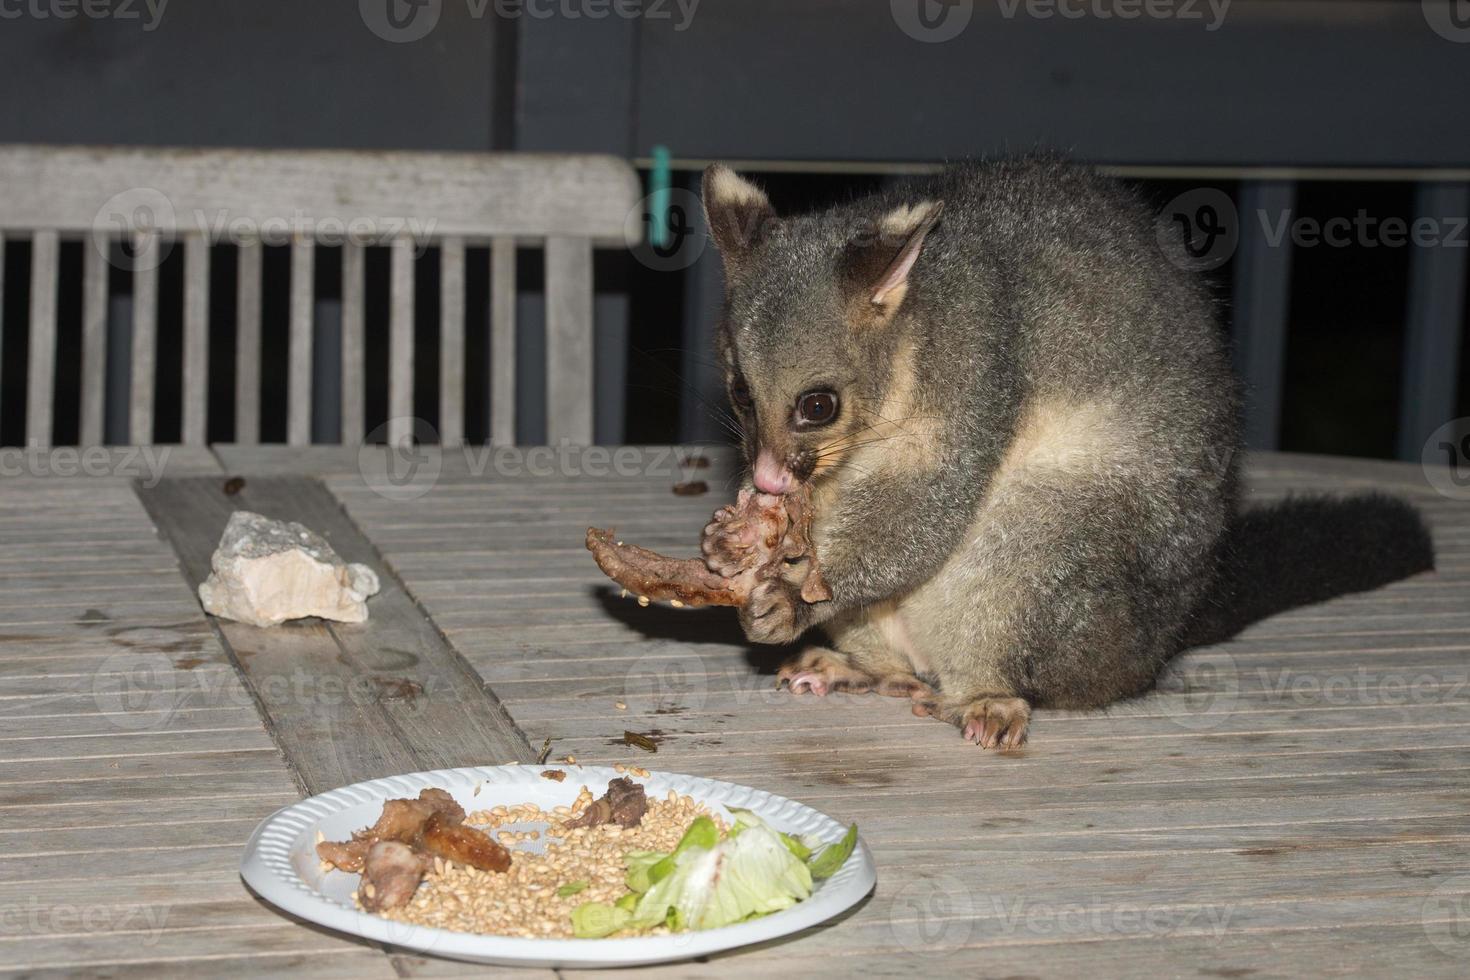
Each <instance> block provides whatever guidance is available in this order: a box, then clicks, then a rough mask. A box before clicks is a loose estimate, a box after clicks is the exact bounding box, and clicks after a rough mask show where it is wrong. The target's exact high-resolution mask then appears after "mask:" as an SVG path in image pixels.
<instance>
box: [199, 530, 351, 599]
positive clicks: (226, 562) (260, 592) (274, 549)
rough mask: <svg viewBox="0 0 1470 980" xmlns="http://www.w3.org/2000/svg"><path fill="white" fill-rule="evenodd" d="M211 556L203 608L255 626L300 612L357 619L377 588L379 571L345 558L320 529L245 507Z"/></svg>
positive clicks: (201, 593)
mask: <svg viewBox="0 0 1470 980" xmlns="http://www.w3.org/2000/svg"><path fill="white" fill-rule="evenodd" d="M209 564H210V568H211V569H212V571H211V572H210V575H209V578H207V579H206V580H205V581H204V582H203V583H201V584H200V586H199V601H200V602H202V603H203V604H204V611H205V612H208V613H212V614H214V615H216V616H221V617H223V618H225V619H233V620H237V621H239V622H241V623H250V624H251V625H254V626H275V625H277V624H279V623H284V622H285V621H286V620H288V619H301V618H302V617H305V616H320V617H321V618H322V619H335V620H337V621H338V622H342V623H361V622H364V621H366V620H367V618H368V609H367V599H368V596H371V595H376V594H377V592H378V588H379V583H378V575H377V573H376V572H374V571H373V570H372V569H371V568H368V567H367V566H366V565H359V564H355V563H354V564H351V565H349V564H347V563H346V562H344V561H343V560H342V559H341V558H339V557H338V556H337V553H336V552H335V551H333V550H332V546H331V545H329V544H327V542H326V541H325V540H324V539H323V538H322V537H321V536H320V535H318V534H314V533H313V532H311V531H309V530H307V529H306V528H305V527H303V526H302V525H300V524H297V523H294V522H291V521H275V520H271V519H270V518H269V517H263V516H261V515H260V514H255V513H252V512H251V511H248V510H237V511H235V513H233V514H231V515H230V523H229V524H227V525H225V533H224V534H222V535H221V536H220V539H219V547H217V548H215V550H214V556H213V557H212V558H211V559H210V560H209Z"/></svg>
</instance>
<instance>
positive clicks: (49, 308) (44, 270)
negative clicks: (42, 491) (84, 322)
mask: <svg viewBox="0 0 1470 980" xmlns="http://www.w3.org/2000/svg"><path fill="white" fill-rule="evenodd" d="M60 249H61V243H60V241H59V239H58V238H57V235H56V232H54V231H38V232H36V234H35V237H34V238H32V239H31V331H30V345H29V347H30V350H29V358H28V360H29V365H28V369H27V372H26V375H27V377H26V444H27V445H30V446H49V445H50V444H51V403H52V399H53V398H54V396H55V394H56V292H57V287H58V285H59V281H58V275H59V263H58V258H59V255H60Z"/></svg>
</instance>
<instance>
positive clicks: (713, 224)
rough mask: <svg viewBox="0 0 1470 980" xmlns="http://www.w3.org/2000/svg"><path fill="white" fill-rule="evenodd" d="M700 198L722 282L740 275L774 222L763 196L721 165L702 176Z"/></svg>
mask: <svg viewBox="0 0 1470 980" xmlns="http://www.w3.org/2000/svg"><path fill="white" fill-rule="evenodd" d="M701 197H702V198H703V199H704V218H705V221H706V222H707V223H708V225H709V233H710V237H711V238H713V239H714V240H715V245H717V246H718V247H719V249H720V255H721V257H722V258H723V259H724V260H725V278H726V280H727V281H728V280H730V279H732V278H734V277H735V276H736V275H737V274H738V273H739V271H740V267H741V265H742V264H743V263H744V262H745V260H746V259H747V258H749V256H750V253H751V252H753V251H754V250H755V248H756V246H757V245H759V244H760V243H761V239H762V238H763V237H764V236H765V235H766V233H767V232H768V231H769V230H770V227H771V225H772V223H774V222H775V220H776V211H775V209H774V208H772V207H771V201H770V199H769V198H768V197H766V192H765V191H763V190H761V189H760V188H759V187H757V186H755V185H754V184H752V183H751V182H750V181H748V180H746V179H745V178H744V177H741V176H740V175H739V174H737V173H736V172H735V171H733V170H731V169H730V168H729V167H727V166H725V165H723V164H719V163H716V164H713V165H711V166H710V167H709V169H707V170H705V172H704V183H703V187H702V194H701Z"/></svg>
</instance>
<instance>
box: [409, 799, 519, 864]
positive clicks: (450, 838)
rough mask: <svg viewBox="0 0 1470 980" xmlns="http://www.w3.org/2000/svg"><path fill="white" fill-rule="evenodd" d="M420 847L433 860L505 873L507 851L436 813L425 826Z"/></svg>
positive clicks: (464, 826)
mask: <svg viewBox="0 0 1470 980" xmlns="http://www.w3.org/2000/svg"><path fill="white" fill-rule="evenodd" d="M423 847H424V850H426V851H428V852H429V853H430V854H433V855H434V856H436V857H441V858H443V859H444V860H446V861H453V862H454V863H455V864H467V865H469V866H470V867H472V868H478V869H479V870H481V871H506V870H508V869H509V868H510V852H509V851H507V850H506V849H505V848H503V847H501V846H500V844H498V843H497V842H496V841H494V840H492V839H491V838H490V836H489V835H488V834H486V833H484V832H483V831H480V830H476V829H475V828H474V827H469V826H466V825H465V824H462V823H454V822H451V821H450V820H449V819H448V818H447V817H446V816H445V815H444V814H438V813H436V814H435V815H434V816H432V817H430V818H429V822H428V823H427V824H425V825H424V834H423Z"/></svg>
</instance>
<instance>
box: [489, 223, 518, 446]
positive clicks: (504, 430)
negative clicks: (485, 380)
mask: <svg viewBox="0 0 1470 980" xmlns="http://www.w3.org/2000/svg"><path fill="white" fill-rule="evenodd" d="M490 441H491V442H492V443H494V444H495V445H497V446H514V445H515V442H516V247H515V241H514V240H512V239H509V238H504V237H501V238H496V239H495V241H494V242H493V243H492V244H491V246H490Z"/></svg>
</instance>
